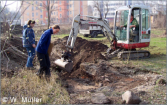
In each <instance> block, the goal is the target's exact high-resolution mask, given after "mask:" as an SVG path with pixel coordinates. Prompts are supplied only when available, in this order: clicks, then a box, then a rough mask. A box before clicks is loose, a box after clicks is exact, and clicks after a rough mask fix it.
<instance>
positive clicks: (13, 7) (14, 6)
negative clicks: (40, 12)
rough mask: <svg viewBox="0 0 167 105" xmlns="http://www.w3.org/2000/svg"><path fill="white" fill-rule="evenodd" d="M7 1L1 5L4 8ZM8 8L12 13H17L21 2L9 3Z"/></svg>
mask: <svg viewBox="0 0 167 105" xmlns="http://www.w3.org/2000/svg"><path fill="white" fill-rule="evenodd" d="M5 3H6V1H1V5H2V6H4V5H5ZM6 4H7V8H9V9H10V11H16V10H17V9H18V8H19V7H20V1H7V3H6Z"/></svg>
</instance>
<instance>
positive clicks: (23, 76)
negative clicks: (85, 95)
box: [1, 69, 69, 104]
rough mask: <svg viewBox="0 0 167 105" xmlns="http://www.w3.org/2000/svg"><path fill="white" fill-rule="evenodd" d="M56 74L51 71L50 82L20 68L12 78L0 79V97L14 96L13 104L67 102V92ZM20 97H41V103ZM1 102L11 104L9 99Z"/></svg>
mask: <svg viewBox="0 0 167 105" xmlns="http://www.w3.org/2000/svg"><path fill="white" fill-rule="evenodd" d="M57 78H58V76H57V75H56V73H55V74H53V73H52V76H51V79H50V83H47V82H46V80H45V79H39V78H38V77H37V76H36V74H35V73H33V72H32V71H28V70H24V69H23V70H21V71H20V72H19V74H18V75H16V76H13V77H12V78H2V79H1V97H15V98H17V101H16V102H15V103H14V104H45V103H48V104H49V103H50V104H69V95H68V92H67V91H66V90H65V89H64V88H63V87H61V82H60V81H58V80H57ZM22 97H36V98H41V103H34V102H29V103H24V102H22ZM2 104H12V102H11V101H8V102H7V103H3V102H2Z"/></svg>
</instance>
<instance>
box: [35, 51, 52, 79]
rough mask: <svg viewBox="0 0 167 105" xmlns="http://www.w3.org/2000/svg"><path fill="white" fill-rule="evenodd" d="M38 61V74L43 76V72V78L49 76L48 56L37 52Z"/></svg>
mask: <svg viewBox="0 0 167 105" xmlns="http://www.w3.org/2000/svg"><path fill="white" fill-rule="evenodd" d="M37 56H38V60H39V63H40V69H39V71H38V73H39V74H41V75H43V73H44V72H45V76H50V75H51V74H50V60H49V55H48V53H47V54H42V53H39V52H37Z"/></svg>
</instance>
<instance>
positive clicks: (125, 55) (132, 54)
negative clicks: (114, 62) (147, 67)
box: [117, 50, 150, 59]
mask: <svg viewBox="0 0 167 105" xmlns="http://www.w3.org/2000/svg"><path fill="white" fill-rule="evenodd" d="M138 56H140V57H138ZM117 57H118V58H119V59H136V58H140V59H141V58H149V57H150V52H149V51H146V50H139V51H121V52H119V53H118V55H117Z"/></svg>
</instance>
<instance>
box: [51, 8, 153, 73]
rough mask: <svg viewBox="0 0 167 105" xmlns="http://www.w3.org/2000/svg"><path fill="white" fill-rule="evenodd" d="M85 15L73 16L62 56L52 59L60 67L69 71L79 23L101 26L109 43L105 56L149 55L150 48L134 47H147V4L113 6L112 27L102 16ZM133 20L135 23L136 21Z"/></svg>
mask: <svg viewBox="0 0 167 105" xmlns="http://www.w3.org/2000/svg"><path fill="white" fill-rule="evenodd" d="M82 17H83V16H82ZM86 17H87V18H89V19H88V20H84V19H81V16H80V15H77V16H75V17H74V19H73V23H72V29H71V31H70V34H69V37H68V40H67V44H66V51H65V52H63V53H62V57H61V59H57V60H55V62H54V63H55V64H56V65H57V66H59V67H60V68H62V69H64V70H65V71H68V72H70V71H71V70H72V68H73V61H72V60H71V58H72V51H73V47H74V44H75V40H76V38H77V34H78V32H79V27H80V25H82V24H92V25H100V26H101V28H102V30H103V32H104V34H105V36H106V37H107V39H108V40H109V42H110V47H109V48H108V49H107V51H106V53H105V54H104V56H105V57H107V58H112V57H116V56H117V57H118V58H119V59H137V58H148V57H150V52H149V51H146V50H137V48H138V49H140V48H144V47H148V46H149V44H150V33H151V24H150V14H149V8H148V7H147V6H145V5H128V6H123V7H119V8H118V9H116V11H115V17H114V29H113V31H112V30H111V28H110V26H109V23H108V22H107V21H106V20H105V19H103V18H97V17H93V16H86ZM90 19H91V20H90ZM132 20H135V22H132ZM133 23H135V25H134V24H133Z"/></svg>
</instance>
